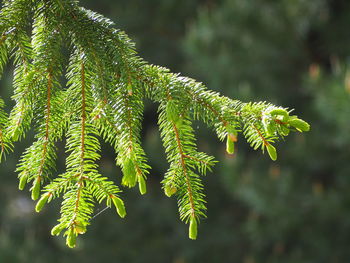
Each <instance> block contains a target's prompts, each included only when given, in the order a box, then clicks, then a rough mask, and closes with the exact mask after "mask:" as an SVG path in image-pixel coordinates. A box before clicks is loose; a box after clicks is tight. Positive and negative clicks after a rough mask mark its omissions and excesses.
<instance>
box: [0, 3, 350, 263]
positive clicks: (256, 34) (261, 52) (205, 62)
mask: <svg viewBox="0 0 350 263" xmlns="http://www.w3.org/2000/svg"><path fill="white" fill-rule="evenodd" d="M80 2H81V5H83V6H85V7H87V8H89V9H92V10H94V11H97V12H100V13H102V14H103V15H105V16H107V17H109V18H111V19H112V20H113V21H115V23H116V27H118V28H120V29H122V30H124V31H126V32H127V33H128V35H129V36H130V37H131V38H132V39H133V40H134V41H135V42H136V46H137V50H138V51H139V53H140V55H141V56H142V57H144V58H145V59H146V60H147V61H149V62H150V63H152V64H158V65H163V66H166V67H168V68H170V69H171V70H172V71H173V72H181V74H183V75H186V76H191V77H193V78H196V79H197V80H199V81H202V82H203V83H205V84H206V85H207V86H208V87H209V88H210V89H213V90H216V91H219V92H220V93H222V94H223V95H226V96H229V97H231V98H236V99H240V100H243V101H260V100H266V101H270V102H273V103H275V104H278V105H283V106H286V107H289V108H291V109H292V108H293V109H295V111H294V113H295V114H297V115H298V116H299V117H301V118H303V119H305V120H307V121H308V122H309V123H310V124H311V127H312V130H311V131H310V132H309V133H305V134H292V135H290V136H289V137H288V138H287V140H286V141H282V142H280V143H279V144H278V149H279V159H278V160H277V161H276V162H272V161H271V160H270V159H269V158H268V156H266V155H261V153H260V152H256V151H253V150H252V149H250V148H249V147H248V145H247V144H246V143H245V142H244V139H243V138H240V139H239V142H238V150H237V153H236V154H235V155H233V156H228V155H226V154H225V143H222V142H220V141H218V140H217V139H216V137H215V134H214V133H213V132H212V131H211V130H210V129H207V128H206V127H204V126H203V125H202V124H201V123H195V130H196V133H197V135H198V144H199V147H200V149H201V150H203V151H206V152H208V153H209V154H212V155H214V156H216V158H217V160H218V161H219V163H218V164H217V165H216V167H215V169H214V171H213V172H212V173H209V174H208V175H207V176H206V177H205V178H204V179H203V180H204V183H205V186H206V190H205V192H206V195H207V200H208V218H207V219H205V220H203V221H202V223H201V224H200V227H199V236H198V239H197V241H191V240H189V239H188V237H187V226H186V225H184V224H183V223H182V222H181V221H180V220H179V219H178V212H177V204H176V201H175V199H173V198H167V197H166V196H165V195H164V194H163V192H162V190H161V186H160V181H161V180H162V176H163V174H164V172H165V171H166V169H167V166H168V165H167V162H166V160H165V157H164V153H163V152H164V151H163V148H162V145H161V141H160V139H159V132H158V128H157V125H156V118H157V115H156V107H157V105H154V104H152V103H150V102H149V101H147V102H146V105H147V108H146V112H145V120H144V129H143V135H142V136H143V145H144V147H145V150H146V152H147V154H148V156H149V162H150V164H151V166H152V167H153V169H152V172H151V175H150V177H149V179H148V181H147V184H148V193H147V195H145V196H142V197H141V196H140V194H139V193H138V189H125V190H124V194H123V196H124V197H125V200H126V201H125V202H126V205H127V212H128V215H127V217H126V218H125V219H120V218H119V217H118V216H117V214H116V213H115V211H114V210H112V209H107V210H105V211H104V212H103V213H101V214H99V215H98V216H96V217H95V218H94V219H93V220H92V225H91V226H90V227H89V231H88V232H87V234H85V235H83V236H82V237H81V238H79V240H78V242H79V244H78V247H77V248H76V249H68V248H66V246H65V244H64V243H65V242H64V239H63V238H61V237H58V238H57V237H52V236H50V234H49V233H50V229H51V227H52V226H53V225H55V222H56V220H57V218H58V216H59V202H56V203H53V205H50V206H48V207H46V208H45V209H44V210H43V211H42V212H41V213H40V214H37V213H35V212H34V205H35V204H34V203H33V202H32V201H31V199H30V195H29V193H28V191H27V190H28V189H26V190H25V191H22V192H21V191H19V190H17V189H18V188H17V184H18V182H17V176H16V173H14V170H15V168H16V163H17V161H18V159H19V157H20V155H21V152H22V151H23V150H24V149H25V148H26V147H27V146H28V145H29V144H30V141H31V139H32V135H31V134H29V135H28V136H27V138H26V140H24V141H22V142H21V143H18V144H17V145H16V147H17V150H16V151H15V152H14V153H13V154H11V155H9V156H8V157H7V160H6V162H3V163H2V164H1V166H0V174H1V179H0V180H1V184H0V207H1V209H0V262H34V263H41V262H43V263H44V262H45V263H46V262H51V263H55V262H59V263H61V262H63V263H65V262H84V263H90V262H123V263H124V262H152V263H157V262H171V263H189V262H243V263H259V262H262V263H264V262H272V263H274V262H276V263H277V262H283V263H313V262H315V263H322V262H327V263H328V262H332V263H336V262H342V263H343V262H350V249H349V246H350V191H349V189H350V120H349V119H350V69H349V63H350V60H349V59H350V33H349V25H350V1H348V0H312V1H310V0H206V1H204V0H203V1H199V0H147V1H145V0H117V1H116V0H114V1H113V0H99V1H94V0H82V1H80ZM0 22H1V21H0ZM11 81H12V68H11V67H8V68H7V73H6V74H5V76H4V77H3V79H2V80H1V82H0V86H1V87H0V93H1V95H2V97H3V98H4V99H5V100H6V101H7V102H9V101H10V97H11ZM8 104H9V105H10V106H11V103H8ZM60 147H61V150H60V156H62V158H60V160H59V166H58V172H59V171H61V170H62V169H63V164H64V158H63V157H64V155H65V153H64V145H63V144H62V145H60ZM103 151H104V154H103V158H102V160H101V172H102V173H103V174H105V175H107V176H109V177H111V178H113V179H114V180H115V181H117V182H118V183H119V182H120V180H121V176H120V170H119V169H118V168H116V167H115V165H114V158H115V156H114V154H113V151H112V149H111V148H109V147H107V146H104V147H103ZM103 208H104V207H98V210H96V213H98V212H99V211H101V209H103Z"/></svg>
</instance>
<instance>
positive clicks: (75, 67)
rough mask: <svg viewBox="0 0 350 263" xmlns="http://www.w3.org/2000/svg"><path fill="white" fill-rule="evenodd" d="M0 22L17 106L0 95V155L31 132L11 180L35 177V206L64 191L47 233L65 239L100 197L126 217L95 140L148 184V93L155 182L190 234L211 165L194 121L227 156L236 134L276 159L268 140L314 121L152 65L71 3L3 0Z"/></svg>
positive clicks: (2, 57) (129, 175)
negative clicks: (60, 149) (158, 150)
mask: <svg viewBox="0 0 350 263" xmlns="http://www.w3.org/2000/svg"><path fill="white" fill-rule="evenodd" d="M0 21H1V24H0V34H1V37H0V71H2V70H3V68H4V66H5V64H6V63H7V62H8V61H9V60H11V61H13V64H14V66H15V71H14V81H13V86H14V95H13V100H14V101H15V105H14V107H13V109H12V110H11V112H10V113H9V114H7V113H6V112H5V111H4V110H3V108H4V103H3V101H2V100H1V101H0V107H1V110H0V143H1V156H3V155H4V154H5V153H7V152H9V151H11V150H12V149H13V143H15V142H18V141H20V140H21V139H22V138H24V137H25V135H26V132H27V131H28V130H29V129H30V128H31V127H33V128H34V129H35V132H36V136H35V141H34V143H33V144H32V145H31V146H30V147H29V148H28V149H27V150H26V151H25V152H24V153H23V155H22V157H21V160H20V162H19V164H18V167H17V171H18V174H19V188H20V189H21V190H22V189H24V188H25V187H26V185H27V184H29V185H31V186H30V190H31V196H32V199H33V200H37V199H39V200H38V202H37V205H36V211H38V212H39V211H40V210H41V209H42V208H43V206H44V205H45V204H46V203H49V202H50V201H51V200H53V199H54V198H59V197H62V198H63V201H62V206H61V217H60V219H59V220H58V221H59V223H58V224H57V225H56V226H55V227H54V228H53V229H52V235H59V234H60V233H61V232H62V231H64V235H65V236H66V237H67V239H66V240H67V241H66V243H67V245H68V246H69V247H74V246H75V244H76V237H77V236H78V234H83V233H85V232H86V228H87V226H88V225H89V220H90V219H91V218H92V214H93V211H94V206H95V204H96V203H102V202H104V203H106V205H107V206H109V207H110V206H112V205H113V206H115V208H116V210H117V212H118V214H119V215H120V216H121V217H124V216H125V215H126V212H125V206H124V203H123V201H122V199H121V198H120V192H121V190H120V189H119V187H118V186H117V185H116V183H115V182H114V181H111V180H109V179H108V178H106V177H103V176H102V175H101V174H100V173H99V171H98V166H97V164H96V162H97V161H98V160H99V159H100V152H101V147H100V138H101V139H103V140H104V141H105V142H107V143H109V144H110V145H112V146H113V148H114V150H115V152H116V155H117V157H116V164H117V165H118V166H120V167H121V169H122V172H123V178H122V185H124V186H127V187H134V186H136V185H138V186H139V190H140V193H141V194H145V193H146V180H147V176H148V174H149V169H150V167H149V165H148V164H147V160H146V156H145V152H144V150H143V149H142V147H141V138H140V132H141V128H142V127H141V121H142V118H143V111H144V100H145V99H150V100H152V101H153V102H155V103H157V104H158V105H159V107H158V113H159V120H158V124H159V129H160V131H161V137H162V140H163V145H164V148H165V152H166V155H167V160H168V162H169V164H170V168H169V169H168V171H167V172H166V174H165V177H164V180H163V181H162V184H163V188H164V192H165V194H166V195H167V196H169V197H170V196H173V195H174V196H175V197H176V198H177V200H178V206H179V213H180V218H181V220H183V221H184V222H185V223H188V224H189V238H191V239H196V237H197V225H198V223H199V220H200V219H201V218H203V217H205V211H206V205H205V194H204V192H203V184H202V176H203V175H205V174H206V172H207V171H208V170H209V171H210V170H211V168H212V167H213V165H214V164H215V160H214V158H213V157H212V156H208V155H207V154H205V153H202V152H199V151H198V149H197V145H196V138H195V134H194V130H193V128H192V122H193V121H194V120H200V121H203V122H204V123H206V124H207V125H208V126H209V127H211V128H212V129H213V130H214V131H215V132H216V134H217V136H218V138H219V139H220V140H224V139H225V138H226V145H227V152H228V153H229V154H233V153H234V143H235V142H236V141H237V136H238V134H239V133H241V134H242V135H243V137H245V139H246V140H247V142H248V143H249V144H250V145H251V146H252V147H253V148H254V149H255V150H257V149H261V150H262V151H263V152H264V151H265V150H266V151H267V152H268V154H269V156H270V157H271V159H272V160H276V159H277V153H276V149H275V147H274V146H273V145H272V144H273V143H274V142H275V141H277V140H279V139H283V138H284V137H285V136H287V135H288V134H289V132H290V131H300V132H303V131H308V130H309V128H310V127H309V125H308V124H307V123H306V122H305V121H303V120H301V119H299V118H298V117H297V116H295V115H291V110H289V109H287V108H283V107H279V106H275V105H272V104H270V103H267V102H257V103H252V102H249V103H243V102H241V101H238V100H232V99H229V98H227V97H224V96H221V95H220V94H218V93H216V92H213V91H210V90H208V89H207V88H206V87H205V86H204V85H203V84H201V83H198V82H196V81H194V80H193V79H190V78H187V77H183V76H181V75H179V74H173V73H170V72H169V70H167V69H166V68H162V67H158V66H154V65H150V64H148V63H147V62H146V61H144V60H143V59H142V58H140V57H139V56H138V55H137V53H136V51H135V48H134V44H133V43H132V42H131V41H130V40H129V38H128V37H127V36H126V34H125V33H124V32H122V31H120V30H117V29H115V28H114V24H113V23H112V22H111V21H109V20H108V19H106V18H104V17H102V16H101V15H99V14H97V13H94V12H92V11H90V10H86V9H84V8H82V7H79V5H78V2H77V1H73V0H67V1H63V0H12V1H10V0H6V1H3V6H2V9H1V13H0ZM0 73H1V72H0ZM62 76H65V79H66V83H63V81H62V79H61V78H62ZM64 139H65V140H66V152H67V154H68V157H67V159H66V171H65V172H64V173H63V174H59V175H57V174H55V162H56V143H57V142H58V141H61V140H64ZM39 197H40V198H39Z"/></svg>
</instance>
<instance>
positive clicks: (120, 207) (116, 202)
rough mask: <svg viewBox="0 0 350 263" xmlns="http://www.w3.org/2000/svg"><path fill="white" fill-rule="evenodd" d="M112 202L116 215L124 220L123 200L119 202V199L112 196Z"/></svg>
mask: <svg viewBox="0 0 350 263" xmlns="http://www.w3.org/2000/svg"><path fill="white" fill-rule="evenodd" d="M112 201H113V204H114V206H115V208H116V210H117V213H118V215H119V216H120V217H121V218H124V217H125V215H126V211H125V206H124V202H123V200H121V199H120V198H118V197H116V196H113V197H112Z"/></svg>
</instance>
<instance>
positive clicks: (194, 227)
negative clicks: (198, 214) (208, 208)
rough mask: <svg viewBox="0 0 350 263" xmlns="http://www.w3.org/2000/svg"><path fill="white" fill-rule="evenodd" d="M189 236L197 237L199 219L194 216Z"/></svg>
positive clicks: (191, 220)
mask: <svg viewBox="0 0 350 263" xmlns="http://www.w3.org/2000/svg"><path fill="white" fill-rule="evenodd" d="M188 237H189V238H190V239H193V240H195V239H197V220H196V218H195V217H194V216H191V219H190V226H189V232H188Z"/></svg>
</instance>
